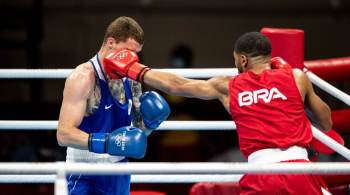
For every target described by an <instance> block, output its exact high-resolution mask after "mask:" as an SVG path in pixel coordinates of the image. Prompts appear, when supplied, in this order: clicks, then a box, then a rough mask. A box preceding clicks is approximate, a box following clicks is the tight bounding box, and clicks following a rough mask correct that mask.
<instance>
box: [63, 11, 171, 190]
mask: <svg viewBox="0 0 350 195" xmlns="http://www.w3.org/2000/svg"><path fill="white" fill-rule="evenodd" d="M143 36H144V33H143V30H142V28H141V27H140V26H139V24H138V23H137V22H136V21H135V20H133V19H132V18H129V17H119V18H117V19H115V20H114V21H113V22H112V23H111V24H110V25H109V26H108V28H107V31H106V34H105V37H104V41H103V44H102V47H101V49H100V50H99V52H98V53H97V55H96V56H94V57H93V58H92V59H91V60H89V61H88V62H85V63H83V64H81V65H79V66H77V67H76V68H75V69H74V70H73V72H72V73H71V74H70V75H69V76H68V77H67V80H66V83H65V88H64V92H63V100H62V106H61V111H60V116H59V122H58V128H57V141H58V144H59V145H60V146H64V147H67V157H66V161H67V162H68V163H69V162H87V163H96V165H97V166H99V165H100V166H103V163H116V162H127V158H128V157H131V158H137V159H139V158H143V157H144V155H145V152H146V147H147V135H148V134H149V133H150V131H152V130H153V129H155V128H157V127H158V126H159V125H160V123H161V122H163V121H164V120H165V119H166V118H167V117H168V116H169V114H170V108H169V106H168V104H167V102H166V101H165V100H164V99H163V98H162V97H161V96H160V95H159V94H157V93H156V92H153V91H151V92H145V93H143V94H142V90H141V84H140V83H139V82H135V81H131V80H129V79H127V78H121V77H116V76H113V77H111V76H109V75H106V74H105V68H106V67H105V66H104V64H103V62H101V59H103V58H104V57H105V56H107V55H109V54H110V53H112V52H113V51H115V50H116V49H128V50H131V51H134V52H140V51H141V49H142V46H143V40H144V38H143ZM67 180H68V190H69V194H70V195H75V194H79V195H83V194H89V195H90V194H108V195H128V194H129V190H130V175H111V176H96V175H81V174H72V175H68V176H67Z"/></svg>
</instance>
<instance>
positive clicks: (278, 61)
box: [271, 57, 292, 69]
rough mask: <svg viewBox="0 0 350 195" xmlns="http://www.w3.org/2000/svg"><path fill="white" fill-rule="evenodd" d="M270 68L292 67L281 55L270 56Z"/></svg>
mask: <svg viewBox="0 0 350 195" xmlns="http://www.w3.org/2000/svg"><path fill="white" fill-rule="evenodd" d="M271 68H272V69H292V66H291V65H290V64H288V63H287V62H286V61H284V59H282V58H281V57H274V58H271Z"/></svg>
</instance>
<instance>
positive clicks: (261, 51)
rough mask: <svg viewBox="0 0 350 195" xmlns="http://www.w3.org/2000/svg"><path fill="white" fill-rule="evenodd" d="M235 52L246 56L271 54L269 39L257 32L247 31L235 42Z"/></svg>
mask: <svg viewBox="0 0 350 195" xmlns="http://www.w3.org/2000/svg"><path fill="white" fill-rule="evenodd" d="M234 50H235V52H236V53H237V54H243V55H246V56H247V57H256V56H266V57H268V56H271V43H270V41H269V39H268V38H267V37H266V36H265V35H263V34H261V33H259V32H248V33H245V34H243V35H242V36H240V37H239V38H238V39H237V41H236V43H235V48H234Z"/></svg>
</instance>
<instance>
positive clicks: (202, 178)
mask: <svg viewBox="0 0 350 195" xmlns="http://www.w3.org/2000/svg"><path fill="white" fill-rule="evenodd" d="M241 177H242V175H230V174H210V175H208V174H204V175H199V174H196V175H188V174H187V175H173V174H172V175H164V174H162V175H131V183H196V182H238V181H239V179H240V178H241ZM56 179H57V176H56V175H53V174H50V175H0V183H54V182H55V180H56Z"/></svg>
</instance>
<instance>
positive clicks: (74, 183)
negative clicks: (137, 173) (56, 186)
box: [67, 174, 130, 195]
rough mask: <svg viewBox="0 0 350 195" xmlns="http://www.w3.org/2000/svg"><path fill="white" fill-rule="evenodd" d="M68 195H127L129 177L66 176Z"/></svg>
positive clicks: (128, 192) (128, 191)
mask: <svg viewBox="0 0 350 195" xmlns="http://www.w3.org/2000/svg"><path fill="white" fill-rule="evenodd" d="M67 182H68V194H69V195H84V194H88V195H98V194H101V195H129V194H130V175H108V176H107V175H106V176H104V175H102V176H101V175H81V174H74V175H73V174H71V175H68V176H67Z"/></svg>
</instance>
